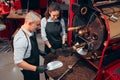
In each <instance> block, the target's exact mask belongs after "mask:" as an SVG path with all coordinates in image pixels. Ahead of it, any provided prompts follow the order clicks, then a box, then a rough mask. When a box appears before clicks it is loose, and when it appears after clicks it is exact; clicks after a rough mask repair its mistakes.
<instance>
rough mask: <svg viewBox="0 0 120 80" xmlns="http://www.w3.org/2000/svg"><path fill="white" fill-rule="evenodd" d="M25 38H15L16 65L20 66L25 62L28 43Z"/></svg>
mask: <svg viewBox="0 0 120 80" xmlns="http://www.w3.org/2000/svg"><path fill="white" fill-rule="evenodd" d="M26 42H27V41H25V39H24V37H19V36H17V37H15V38H14V44H13V45H14V63H15V64H18V63H21V62H22V61H23V58H24V55H25V50H26V47H27V46H26V45H27V43H26Z"/></svg>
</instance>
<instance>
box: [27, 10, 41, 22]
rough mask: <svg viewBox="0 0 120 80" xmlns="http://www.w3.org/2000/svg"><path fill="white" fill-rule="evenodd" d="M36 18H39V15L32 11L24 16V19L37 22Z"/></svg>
mask: <svg viewBox="0 0 120 80" xmlns="http://www.w3.org/2000/svg"><path fill="white" fill-rule="evenodd" d="M38 19H41V15H40V14H38V13H36V12H33V11H30V12H29V13H27V15H26V17H25V21H27V20H31V21H32V22H37V20H38Z"/></svg>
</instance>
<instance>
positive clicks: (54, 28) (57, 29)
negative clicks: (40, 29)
mask: <svg viewBox="0 0 120 80" xmlns="http://www.w3.org/2000/svg"><path fill="white" fill-rule="evenodd" d="M45 31H46V35H47V39H48V41H49V42H50V44H51V46H52V48H54V49H58V48H61V47H62V36H61V33H62V25H61V23H60V22H47V24H46V28H45ZM45 52H46V53H50V49H49V48H48V47H47V45H45Z"/></svg>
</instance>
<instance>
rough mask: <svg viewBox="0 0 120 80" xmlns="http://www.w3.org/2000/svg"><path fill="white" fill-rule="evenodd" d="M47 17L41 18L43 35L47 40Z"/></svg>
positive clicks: (43, 38)
mask: <svg viewBox="0 0 120 80" xmlns="http://www.w3.org/2000/svg"><path fill="white" fill-rule="evenodd" d="M46 23H47V22H46V18H43V19H42V20H41V37H42V40H43V41H47V40H48V39H47V37H46V32H45V27H46Z"/></svg>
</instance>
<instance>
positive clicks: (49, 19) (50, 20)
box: [47, 17, 59, 22]
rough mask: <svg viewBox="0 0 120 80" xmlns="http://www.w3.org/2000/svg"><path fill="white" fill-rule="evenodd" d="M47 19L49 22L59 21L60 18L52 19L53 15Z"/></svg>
mask: <svg viewBox="0 0 120 80" xmlns="http://www.w3.org/2000/svg"><path fill="white" fill-rule="evenodd" d="M47 21H48V22H58V21H59V19H56V20H52V19H51V17H49V18H48V20H47Z"/></svg>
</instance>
